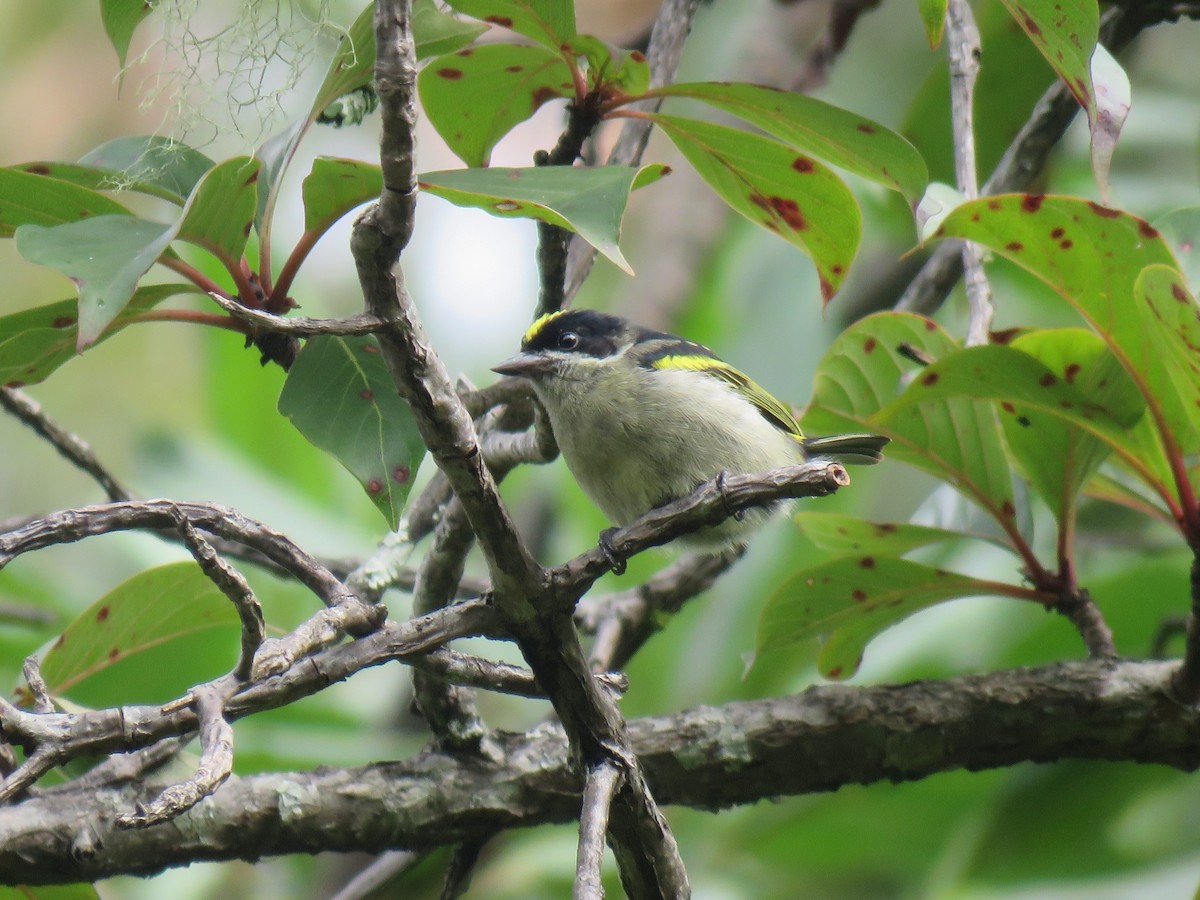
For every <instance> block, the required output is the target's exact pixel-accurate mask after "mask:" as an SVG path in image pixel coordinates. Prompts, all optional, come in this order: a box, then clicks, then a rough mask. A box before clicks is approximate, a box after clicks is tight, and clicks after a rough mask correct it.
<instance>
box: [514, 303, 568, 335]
mask: <svg viewBox="0 0 1200 900" xmlns="http://www.w3.org/2000/svg"><path fill="white" fill-rule="evenodd" d="M566 312H567V310H565V309H560V310H556V311H555V312H548V313H546V314H545V315H544V316H539V317H538V318H537V319H536V320H535V321H534V323H533V324H532V325H530V326H529V329H528V330H527V331H526V332H525V336H524V337H522V338H521V343H522V344H528V343H529V342H530V341H532V340H533V339H534V338H535V337H537V334H538V332H539V331H541V330H542V329H543V328H545V327H546V323H547V322H549V321H550V320H551V319H557V318H558V317H559V316H561V315H564V314H565V313H566Z"/></svg>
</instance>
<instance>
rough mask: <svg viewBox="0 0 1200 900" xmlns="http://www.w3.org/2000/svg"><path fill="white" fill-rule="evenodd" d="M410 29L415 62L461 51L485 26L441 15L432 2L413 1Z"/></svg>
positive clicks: (424, 0) (435, 4)
mask: <svg viewBox="0 0 1200 900" xmlns="http://www.w3.org/2000/svg"><path fill="white" fill-rule="evenodd" d="M412 29H413V43H414V44H415V45H416V50H417V60H418V61H419V60H422V59H428V58H429V57H431V56H441V55H443V54H445V53H453V52H454V51H455V50H461V49H462V48H463V47H465V46H467V44H469V43H471V42H472V41H473V40H475V38H477V37H479V36H480V35H481V34H483V33H484V32H486V31H487V30H488V27H487V26H486V25H482V24H480V23H479V22H464V21H463V20H462V19H460V18H458V17H457V16H452V15H448V14H447V13H444V12H442V10H441V9H440V8H439V7H438V4H437V3H436V0H413V5H412Z"/></svg>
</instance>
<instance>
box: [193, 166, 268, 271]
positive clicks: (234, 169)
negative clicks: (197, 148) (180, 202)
mask: <svg viewBox="0 0 1200 900" xmlns="http://www.w3.org/2000/svg"><path fill="white" fill-rule="evenodd" d="M261 165H262V164H261V162H260V161H259V160H257V159H251V158H250V157H248V156H236V157H234V158H233V159H227V160H225V162H223V163H221V164H220V165H218V166H215V167H214V168H213V169H212V170H211V171H209V173H208V174H207V175H205V176H204V178H203V179H202V180H201V181H200V183H199V184H198V185H196V189H195V190H194V191H192V195H191V196H190V197H189V198H188V202H187V206H186V207H185V208H184V210H183V216H182V218H181V219H180V222H179V225H178V235H177V237H178V238H179V240H181V241H187V242H188V243H190V244H196V245H197V246H199V247H203V248H204V249H206V250H208V251H209V252H211V253H212V254H214V255H215V256H216V257H217V259H219V260H221V262H222V263H223V264H224V265H225V268H226V269H229V270H231V271H232V270H234V269H236V268H237V266H238V265H239V261H240V259H241V257H242V251H243V250H244V249H245V248H246V241H247V239H248V238H249V237H250V229H251V228H252V227H253V225H254V211H255V209H256V207H257V205H258V187H257V185H258V176H259V169H260V167H261Z"/></svg>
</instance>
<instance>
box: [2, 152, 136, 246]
mask: <svg viewBox="0 0 1200 900" xmlns="http://www.w3.org/2000/svg"><path fill="white" fill-rule="evenodd" d="M49 174H50V173H49V171H46V172H43V171H41V170H34V171H31V172H21V171H18V170H17V169H15V168H11V169H4V168H0V238H6V237H12V235H13V233H14V232H15V231H16V230H17V228H18V227H19V226H21V225H61V224H63V223H65V222H77V221H79V220H80V219H86V218H89V217H92V216H110V215H128V214H129V210H128V209H126V208H125V207H124V206H122V205H121V204H120V203H118V202H117V201H116V200H113V199H112V198H111V197H106V196H105V195H104V194H101V193H98V192H97V191H94V190H91V189H89V188H86V187H81V186H79V185H77V184H71V183H70V182H69V181H61V180H59V179H57V178H53V177H46V176H47V175H49Z"/></svg>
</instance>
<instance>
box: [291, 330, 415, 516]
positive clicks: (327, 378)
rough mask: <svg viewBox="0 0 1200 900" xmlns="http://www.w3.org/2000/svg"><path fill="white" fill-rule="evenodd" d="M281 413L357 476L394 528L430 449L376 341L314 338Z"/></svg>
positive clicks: (298, 366)
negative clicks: (418, 429) (424, 441)
mask: <svg viewBox="0 0 1200 900" xmlns="http://www.w3.org/2000/svg"><path fill="white" fill-rule="evenodd" d="M279 411H280V412H281V413H282V414H283V415H285V416H287V417H288V418H289V419H291V421H292V424H293V425H295V426H296V428H297V429H299V431H300V433H301V434H303V435H304V436H305V437H306V438H307V439H308V440H309V441H310V442H311V443H313V444H315V445H316V446H318V447H320V448H321V449H322V450H325V451H327V452H328V453H331V454H332V455H333V456H334V457H335V458H336V459H337V461H338V462H340V463H341V464H342V465H343V466H345V467H346V469H347V470H348V471H349V472H350V474H352V475H353V476H354V477H355V478H357V479H358V481H359V483H360V484H362V486H363V488H364V490H366V492H367V496H368V497H370V498H371V502H372V503H374V504H375V506H376V507H377V508H378V509H379V511H380V512H382V513H383V515H384V517H385V518H386V519H387V521H388V525H390V526H391V527H392V528H395V527H396V525H397V524H398V523H399V521H400V513H401V511H402V510H403V509H404V503H405V501H406V500H407V499H408V492H409V490H410V488H411V487H412V480H413V476H414V475H415V474H416V471H417V466H418V465H420V463H421V458H422V457H423V456H424V455H425V445H424V444H423V443H422V441H421V436H420V434H419V432H418V431H417V426H416V423H415V421H414V420H413V417H412V413H411V412H410V411H409V408H408V405H407V404H406V403H405V402H404V401H403V400H402V399H401V398H400V395H399V394H398V393H396V387H395V384H394V382H393V381H392V377H391V375H390V374H389V373H388V370H387V366H386V365H385V364H384V362H383V357H382V356H381V355H380V352H379V345H378V343H377V342H376V341H375V339H374V338H373V337H355V338H343V337H317V338H312V339H310V340H309V341H308V343H306V344H305V345H304V349H303V350H301V351H300V353H299V354H298V355H297V356H296V361H295V362H294V363H292V367H291V369H289V370H288V376H287V381H285V382H284V385H283V391H282V392H281V393H280V395H279Z"/></svg>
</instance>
